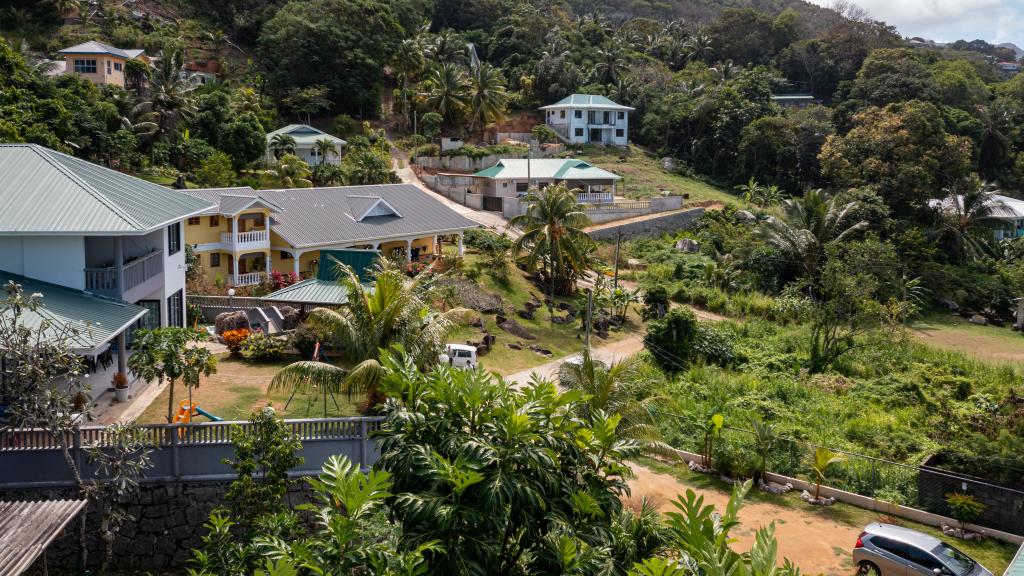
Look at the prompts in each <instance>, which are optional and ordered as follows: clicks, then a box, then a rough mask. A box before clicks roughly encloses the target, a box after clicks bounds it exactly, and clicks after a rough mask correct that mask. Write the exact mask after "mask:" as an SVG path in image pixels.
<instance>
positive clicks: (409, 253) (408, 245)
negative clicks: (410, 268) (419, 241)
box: [405, 240, 412, 262]
mask: <svg viewBox="0 0 1024 576" xmlns="http://www.w3.org/2000/svg"><path fill="white" fill-rule="evenodd" d="M405 261H406V262H412V240H406V241H405Z"/></svg>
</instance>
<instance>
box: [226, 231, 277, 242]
mask: <svg viewBox="0 0 1024 576" xmlns="http://www.w3.org/2000/svg"><path fill="white" fill-rule="evenodd" d="M220 241H221V242H222V243H224V244H233V243H234V244H235V245H236V246H241V245H243V244H260V245H267V244H269V243H270V232H268V231H267V230H250V231H248V232H239V233H238V242H237V243H236V242H235V241H234V239H233V238H232V234H231V232H221V234H220Z"/></svg>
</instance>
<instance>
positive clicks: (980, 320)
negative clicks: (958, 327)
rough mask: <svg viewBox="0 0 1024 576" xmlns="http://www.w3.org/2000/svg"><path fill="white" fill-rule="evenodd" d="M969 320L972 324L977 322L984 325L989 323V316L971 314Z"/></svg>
mask: <svg viewBox="0 0 1024 576" xmlns="http://www.w3.org/2000/svg"><path fill="white" fill-rule="evenodd" d="M967 321H968V322H970V323H971V324H977V325H979V326H984V325H986V324H988V318H985V317H984V316H982V315H981V314H975V315H974V316H971V317H970V318H969V319H968V320H967Z"/></svg>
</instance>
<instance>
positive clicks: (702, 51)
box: [683, 30, 715, 62]
mask: <svg viewBox="0 0 1024 576" xmlns="http://www.w3.org/2000/svg"><path fill="white" fill-rule="evenodd" d="M683 50H684V51H685V52H686V57H687V59H688V60H697V61H700V62H708V61H710V60H711V56H712V54H714V53H715V48H714V41H713V40H712V39H711V36H709V35H708V34H707V33H706V32H704V31H703V30H698V31H697V32H696V33H695V34H694V35H692V36H690V37H689V38H687V39H686V42H684V43H683Z"/></svg>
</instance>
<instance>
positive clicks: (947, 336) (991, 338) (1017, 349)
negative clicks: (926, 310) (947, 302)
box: [911, 314, 1024, 363]
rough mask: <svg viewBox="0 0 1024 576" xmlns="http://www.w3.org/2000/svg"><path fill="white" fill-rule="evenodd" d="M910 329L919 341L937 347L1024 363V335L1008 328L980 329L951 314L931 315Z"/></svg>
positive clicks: (981, 327) (988, 327)
mask: <svg viewBox="0 0 1024 576" xmlns="http://www.w3.org/2000/svg"><path fill="white" fill-rule="evenodd" d="M911 328H912V331H911V333H912V334H914V336H916V337H917V338H918V339H919V340H921V341H922V342H925V343H926V344H929V345H931V346H935V347H937V348H944V349H947V350H956V351H958V352H963V353H964V354H967V355H969V356H974V357H976V358H979V359H982V360H991V361H996V362H1012V363H1018V362H1024V336H1022V335H1021V333H1020V332H1014V331H1013V330H1010V329H1009V328H999V327H996V326H979V325H977V324H971V323H970V322H968V321H967V319H966V318H961V317H960V316H956V315H953V314H932V315H930V316H927V317H925V318H924V319H922V320H920V321H918V322H915V323H914V324H913V326H911Z"/></svg>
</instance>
